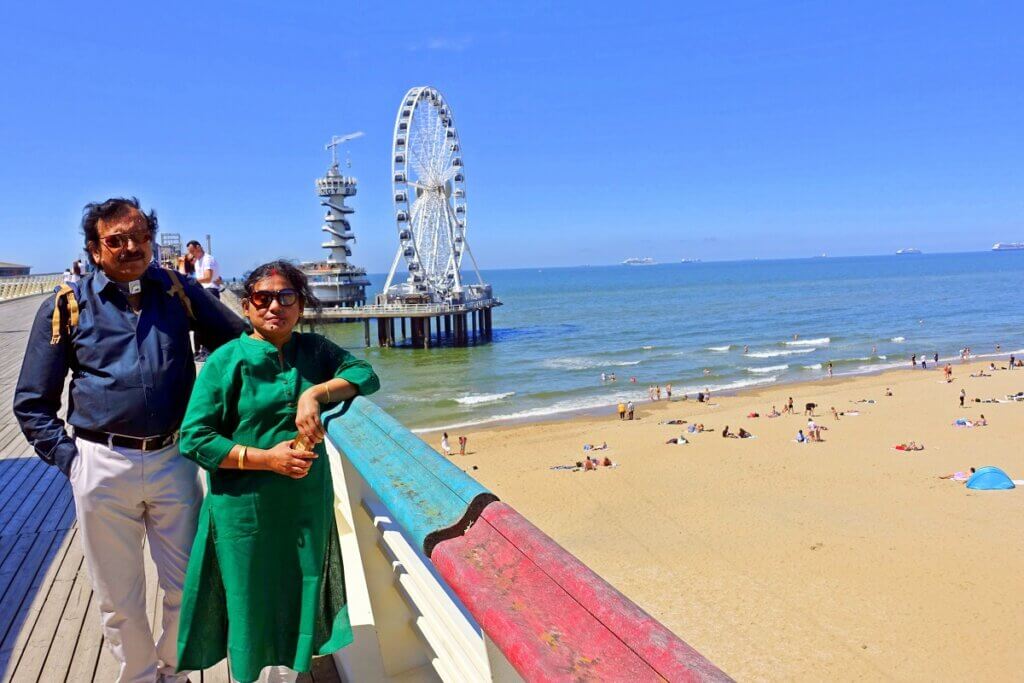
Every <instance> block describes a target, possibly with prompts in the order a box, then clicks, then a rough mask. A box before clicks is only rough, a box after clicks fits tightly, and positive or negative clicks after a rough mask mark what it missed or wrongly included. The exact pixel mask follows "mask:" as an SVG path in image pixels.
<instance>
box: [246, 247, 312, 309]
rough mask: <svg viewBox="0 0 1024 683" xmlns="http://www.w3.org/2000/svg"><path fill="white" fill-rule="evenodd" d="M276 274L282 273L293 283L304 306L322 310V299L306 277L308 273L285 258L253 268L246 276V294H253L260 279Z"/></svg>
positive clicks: (282, 275) (300, 302)
mask: <svg viewBox="0 0 1024 683" xmlns="http://www.w3.org/2000/svg"><path fill="white" fill-rule="evenodd" d="M274 275H280V276H281V277H283V278H284V279H285V280H288V282H290V283H291V285H292V287H293V288H294V289H295V291H296V292H297V293H298V295H299V304H300V305H301V306H302V307H303V308H312V309H314V310H317V311H319V310H320V300H319V299H317V298H316V295H314V294H313V290H312V289H310V287H309V280H308V279H307V278H306V275H305V274H304V273H303V272H302V271H301V270H299V269H298V268H296V267H295V265H294V264H292V263H290V262H289V261H285V260H283V259H278V260H277V261H271V262H270V263H264V264H263V265H262V266H256V267H255V268H253V270H252V272H251V273H249V276H248V277H246V278H245V295H246V296H249V295H250V294H252V293H253V291H255V287H256V283H258V282H259V281H260V280H263V279H265V278H268V277H273V276H274Z"/></svg>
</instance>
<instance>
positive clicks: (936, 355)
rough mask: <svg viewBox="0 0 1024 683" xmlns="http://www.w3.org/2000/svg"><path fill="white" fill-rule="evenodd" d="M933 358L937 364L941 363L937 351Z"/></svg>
mask: <svg viewBox="0 0 1024 683" xmlns="http://www.w3.org/2000/svg"><path fill="white" fill-rule="evenodd" d="M932 360H934V361H935V364H936V365H938V364H939V354H938V353H936V354H935V355H934V356H932Z"/></svg>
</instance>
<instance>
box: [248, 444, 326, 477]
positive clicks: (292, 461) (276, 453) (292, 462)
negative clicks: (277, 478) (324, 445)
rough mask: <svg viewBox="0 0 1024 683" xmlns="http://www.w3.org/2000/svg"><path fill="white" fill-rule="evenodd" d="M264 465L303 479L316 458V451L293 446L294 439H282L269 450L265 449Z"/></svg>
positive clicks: (275, 470) (271, 469)
mask: <svg viewBox="0 0 1024 683" xmlns="http://www.w3.org/2000/svg"><path fill="white" fill-rule="evenodd" d="M261 455H262V456H263V463H262V464H263V466H264V467H265V468H266V469H268V470H270V471H271V472H277V473H278V474H282V475H284V476H286V477H291V478H292V479H302V478H303V477H304V476H306V475H307V474H309V468H310V467H312V466H313V461H314V460H316V453H313V452H311V451H303V450H298V449H296V448H293V447H292V440H291V439H289V440H288V441H282V442H281V443H279V444H277V445H276V446H274V447H273V448H271V449H270V450H269V451H263V453H262V454H261Z"/></svg>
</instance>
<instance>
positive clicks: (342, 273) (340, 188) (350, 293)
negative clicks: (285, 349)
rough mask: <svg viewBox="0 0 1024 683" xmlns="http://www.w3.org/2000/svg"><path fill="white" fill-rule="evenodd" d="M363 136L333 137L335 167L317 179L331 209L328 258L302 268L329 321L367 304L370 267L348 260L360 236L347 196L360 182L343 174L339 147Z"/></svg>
mask: <svg viewBox="0 0 1024 683" xmlns="http://www.w3.org/2000/svg"><path fill="white" fill-rule="evenodd" d="M362 135H363V134H362V132H357V133H351V134H349V135H341V136H337V135H336V136H334V137H332V138H331V141H330V142H329V143H328V144H327V146H326V149H329V150H330V151H331V166H330V168H329V169H327V173H326V174H325V175H324V176H323V177H321V178H317V179H316V191H317V195H319V196H320V205H321V206H323V207H326V209H327V213H326V215H324V224H323V225H322V226H321V228H320V229H321V230H322V231H323V232H325V233H327V239H326V240H325V241H324V242H323V243H321V245H320V246H321V247H323V248H324V249H326V250H327V258H326V259H324V260H320V261H303V262H302V264H301V268H302V272H304V273H305V274H306V276H307V277H308V278H309V284H310V287H311V288H312V290H313V293H314V294H315V295H316V297H317V298H318V299H320V303H321V304H323V309H324V310H323V315H322V319H323V320H324V321H325V322H326V321H328V320H334V321H337V320H341V319H347V315H346V314H347V311H340V310H339V309H348V308H352V307H354V306H361V305H363V304H365V303H366V287H367V286H368V285H369V284H370V281H369V280H367V279H366V269H365V268H360V267H358V266H354V265H352V264H351V263H349V261H348V259H349V257H351V256H352V248H351V247H350V246H349V243H350V242H354V241H355V239H356V236H355V233H354V232H352V225H351V223H350V222H349V216H351V215H352V213H354V212H355V209H353V208H352V207H350V206H346V205H345V199H346V198H348V197H352V196H354V195H355V193H356V183H357V181H356V179H355V178H353V177H349V176H345V175H342V173H341V171H340V170H339V167H338V147H339V146H340V145H342V144H344V143H346V142H348V141H349V140H354V139H355V138H358V137H362ZM338 313H341V314H342V315H338Z"/></svg>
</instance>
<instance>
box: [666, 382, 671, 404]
mask: <svg viewBox="0 0 1024 683" xmlns="http://www.w3.org/2000/svg"><path fill="white" fill-rule="evenodd" d="M665 400H666V401H671V400H672V385H671V384H666V385H665Z"/></svg>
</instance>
